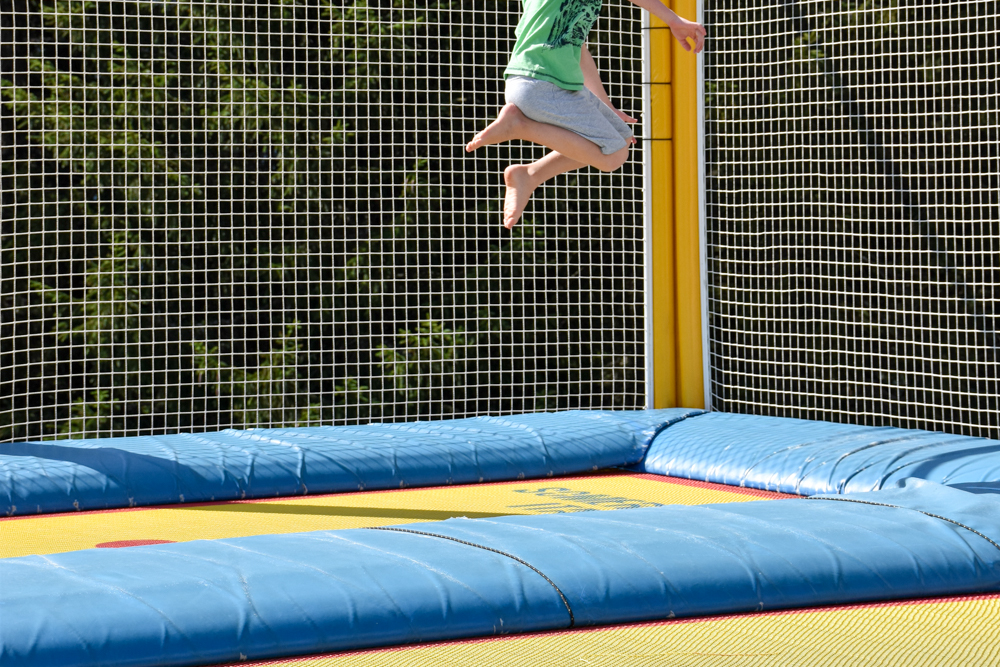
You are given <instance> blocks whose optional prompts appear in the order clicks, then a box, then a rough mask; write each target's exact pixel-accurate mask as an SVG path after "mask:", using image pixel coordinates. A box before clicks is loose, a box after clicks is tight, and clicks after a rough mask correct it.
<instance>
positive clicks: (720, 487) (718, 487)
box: [632, 472, 805, 500]
mask: <svg viewBox="0 0 1000 667" xmlns="http://www.w3.org/2000/svg"><path fill="white" fill-rule="evenodd" d="M632 476H633V477H638V478H639V479H650V480H653V481H656V482H666V483H668V484H680V485H681V486H693V487H695V488H698V489H708V490H711V491H724V492H726V493H738V494H740V495H742V496H753V497H755V498H770V499H774V500H778V499H779V498H803V497H805V496H797V495H795V494H793V493H779V492H778V491H763V490H761V489H748V488H746V487H743V486H729V485H728V484H717V483H716V482H700V481H698V480H696V479H684V478H683V477H668V476H666V475H657V474H655V473H649V472H643V473H635V474H633V475H632Z"/></svg>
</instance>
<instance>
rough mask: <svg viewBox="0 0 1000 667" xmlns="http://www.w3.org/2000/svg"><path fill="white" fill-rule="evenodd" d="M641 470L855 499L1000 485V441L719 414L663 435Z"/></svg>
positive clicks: (681, 424) (771, 489) (698, 419)
mask: <svg viewBox="0 0 1000 667" xmlns="http://www.w3.org/2000/svg"><path fill="white" fill-rule="evenodd" d="M639 469H641V470H644V471H646V472H651V473H656V474H660V475H672V476H674V477H683V478H686V479H696V480H700V481H705V482H718V483H720V484H729V485H733V486H743V487H749V488H752V489H763V490H767V491H780V492H783V493H797V494H800V495H813V494H817V493H852V492H859V491H871V490H874V489H880V488H885V487H887V486H891V485H893V484H894V483H895V482H897V481H899V480H902V479H906V478H908V477H915V478H919V479H926V480H930V481H933V482H939V483H941V484H959V483H978V482H988V481H996V480H1000V441H997V440H987V439H984V438H971V437H968V436H961V435H949V434H947V433H932V432H929V431H916V430H905V429H899V428H889V427H883V428H877V427H872V426H852V425H849V424H831V423H828V422H816V421H806V420H803V419H784V418H780V417H761V416H755V415H735V414H727V413H723V412H713V413H710V414H705V415H702V416H700V417H698V418H697V419H689V420H686V421H684V422H682V423H679V424H677V425H676V426H672V427H671V428H669V429H667V430H666V431H664V432H663V433H661V434H660V435H659V436H657V438H656V439H655V440H654V441H653V444H652V445H651V446H650V448H649V451H648V452H647V454H646V458H645V459H644V460H643V462H642V463H641V464H640V466H639Z"/></svg>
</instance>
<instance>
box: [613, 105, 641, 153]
mask: <svg viewBox="0 0 1000 667" xmlns="http://www.w3.org/2000/svg"><path fill="white" fill-rule="evenodd" d="M611 108H612V110H613V111H614V112H615V114H616V115H617V116H618V117H619V118H621V119H622V120H623V121H625V122H626V123H638V122H639V121H638V119H636V118H632V116H629V115H628V114H627V113H625V112H624V111H619V110H618V109H615V108H614V107H611ZM629 143H630V144H635V143H636V139H635V137H632V138H631V139H630V140H629Z"/></svg>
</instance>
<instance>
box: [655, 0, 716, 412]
mask: <svg viewBox="0 0 1000 667" xmlns="http://www.w3.org/2000/svg"><path fill="white" fill-rule="evenodd" d="M666 4H668V5H669V6H670V7H671V9H673V10H674V11H675V12H676V13H677V14H679V15H680V16H683V17H685V18H691V19H694V18H695V16H696V15H697V2H696V0H672V1H671V2H669V3H666ZM649 33H650V34H649V45H650V47H649V53H650V68H649V71H650V75H651V76H650V82H649V85H650V97H649V99H650V107H651V108H650V110H649V112H650V119H649V122H650V125H651V130H652V131H651V137H650V138H651V141H650V146H649V149H650V151H651V160H650V166H651V168H652V179H651V182H652V184H653V188H654V191H653V193H652V196H651V198H650V201H651V209H652V210H651V215H652V230H651V239H650V244H649V251H650V252H652V253H653V262H652V275H651V276H650V279H651V287H652V298H651V302H652V308H651V310H652V312H650V313H648V314H647V317H652V320H653V327H652V331H653V340H652V344H653V366H654V368H653V382H654V407H658V408H659V407H674V406H683V407H693V408H694V407H703V406H704V377H703V376H704V373H703V370H702V349H701V348H702V334H701V331H702V329H701V275H700V255H699V234H698V211H699V209H698V112H697V106H698V105H697V102H698V100H697V94H698V92H697V91H698V77H697V68H696V65H697V61H696V58H695V56H694V54H692V53H689V52H686V51H684V49H683V48H682V47H681V46H680V44H679V43H677V41H676V40H674V39H673V37H672V36H671V35H670V30H669V29H668V28H667V26H666V25H665V24H664V23H663V22H661V21H660V20H659V19H656V18H655V17H651V19H650V30H649Z"/></svg>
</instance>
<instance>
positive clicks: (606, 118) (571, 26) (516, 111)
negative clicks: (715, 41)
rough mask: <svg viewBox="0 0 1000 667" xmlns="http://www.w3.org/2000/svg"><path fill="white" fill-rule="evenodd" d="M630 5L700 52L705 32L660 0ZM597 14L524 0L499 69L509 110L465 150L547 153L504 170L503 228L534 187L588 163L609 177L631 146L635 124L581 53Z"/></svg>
mask: <svg viewBox="0 0 1000 667" xmlns="http://www.w3.org/2000/svg"><path fill="white" fill-rule="evenodd" d="M629 1H630V2H632V4H634V5H636V6H638V7H641V8H642V9H645V10H647V11H649V12H650V13H651V14H652V15H653V16H656V17H657V18H659V19H660V20H662V21H663V22H664V23H666V24H667V25H668V26H669V27H670V30H671V32H672V33H673V35H674V37H675V38H676V39H677V40H678V41H679V42H680V43H681V45H682V47H683V48H684V50H685V51H691V49H692V47H691V45H690V44H689V43H688V41H687V40H688V39H691V40H693V41H694V52H695V53H699V52H700V51H701V50H702V47H703V46H704V43H705V28H704V27H702V26H701V25H700V24H698V23H693V22H691V21H687V20H685V19H682V18H681V17H679V16H677V14H675V13H674V12H673V11H671V10H670V9H668V8H667V7H665V6H664V5H663V3H661V2H660V0H629ZM600 10H601V0H524V13H523V14H522V15H521V20H520V21H519V22H518V24H517V28H516V30H515V31H514V34H515V35H516V36H517V41H516V42H515V43H514V52H513V53H512V54H511V57H510V62H509V63H508V64H507V69H506V70H505V71H504V79H505V80H506V90H505V97H506V100H507V104H506V105H505V106H504V108H503V109H501V110H500V114H499V115H498V116H497V119H496V120H495V121H493V122H492V123H490V124H489V125H488V126H487V127H486V129H485V130H483V131H482V132H480V133H479V134H477V135H476V136H475V137H473V139H472V141H470V142H469V143H468V144H467V145H466V147H465V150H466V151H469V152H471V151H474V150H476V149H477V148H480V147H482V146H489V145H491V144H499V143H502V142H504V141H511V140H513V139H521V140H524V141H530V142H532V143H536V144H541V145H542V146H545V147H547V148H550V149H552V152H551V153H549V154H548V155H546V156H545V157H543V158H542V159H540V160H538V161H537V162H532V163H531V164H515V165H511V166H509V167H507V168H506V169H505V170H504V172H503V180H504V183H505V184H506V186H507V193H506V195H505V196H504V207H503V226H504V227H506V228H507V229H511V228H512V227H513V226H514V225H515V224H517V221H518V220H519V219H520V218H521V214H522V213H523V212H524V208H525V207H526V206H527V205H528V200H529V199H531V194H532V193H533V192H534V191H535V188H537V187H538V186H539V185H541V184H542V183H544V182H545V181H547V180H549V179H550V178H554V177H556V176H558V175H559V174H562V173H565V172H567V171H573V170H574V169H580V168H581V167H585V166H587V165H590V166H592V167H595V168H597V169H600V170H601V171H615V170H616V169H618V168H619V167H620V166H622V164H624V163H625V158H626V157H628V147H629V145H630V144H633V143H635V138H634V137H633V136H632V131H631V130H630V129H629V127H628V125H627V123H634V122H635V119H634V118H631V117H630V116H628V115H627V114H625V113H622V112H621V111H617V110H615V109H614V107H613V105H612V104H611V100H610V99H608V96H607V93H605V91H604V85H603V84H602V83H601V77H600V74H598V72H597V65H596V64H595V63H594V59H593V58H592V57H591V55H590V52H589V51H588V50H587V49H586V48H583V47H584V43H585V42H586V39H587V35H588V34H589V33H590V28H591V26H593V24H594V21H596V20H597V15H598V13H599V12H600Z"/></svg>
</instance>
